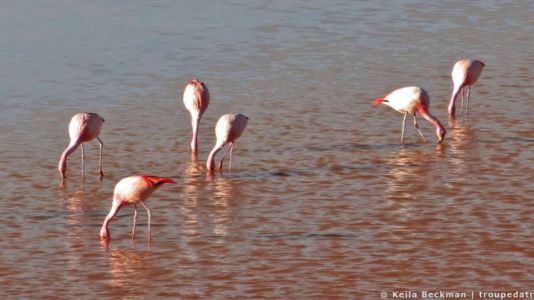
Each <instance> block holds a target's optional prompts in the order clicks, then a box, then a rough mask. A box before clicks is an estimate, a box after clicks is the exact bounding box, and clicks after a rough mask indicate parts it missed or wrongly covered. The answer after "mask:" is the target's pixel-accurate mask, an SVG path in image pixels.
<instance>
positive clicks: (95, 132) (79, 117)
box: [58, 112, 104, 178]
mask: <svg viewBox="0 0 534 300" xmlns="http://www.w3.org/2000/svg"><path fill="white" fill-rule="evenodd" d="M103 124H104V119H103V118H102V117H100V116H99V115H98V114H95V113H86V112H81V113H77V114H75V115H74V116H73V117H72V119H71V120H70V123H69V137H70V143H69V145H68V146H67V148H66V149H65V151H63V154H61V158H60V160H59V165H58V170H59V173H61V177H63V178H66V176H65V172H66V171H67V158H68V157H69V155H71V154H72V153H73V152H74V151H76V149H78V146H80V145H81V148H82V176H83V175H84V162H85V153H84V150H83V142H88V141H91V140H93V139H94V138H97V139H98V141H99V142H100V160H99V164H98V167H99V171H100V177H101V178H102V177H103V176H104V173H103V172H102V148H103V147H104V143H102V140H101V139H100V138H99V137H98V136H99V135H100V130H101V129H102V125H103Z"/></svg>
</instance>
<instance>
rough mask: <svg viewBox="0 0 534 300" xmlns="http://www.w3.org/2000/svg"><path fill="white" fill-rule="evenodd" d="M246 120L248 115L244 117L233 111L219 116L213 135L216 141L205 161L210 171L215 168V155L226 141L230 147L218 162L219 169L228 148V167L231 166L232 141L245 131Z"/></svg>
mask: <svg viewBox="0 0 534 300" xmlns="http://www.w3.org/2000/svg"><path fill="white" fill-rule="evenodd" d="M247 121H248V117H245V116H244V115H242V114H233V113H228V114H225V115H223V116H222V117H220V118H219V121H217V125H216V126H215V136H216V137H217V141H216V143H215V146H214V147H213V149H212V150H211V152H210V154H209V156H208V159H207V161H206V167H207V168H208V171H209V172H210V173H211V172H213V170H214V169H215V155H216V154H217V152H219V151H220V150H221V149H222V148H223V147H224V146H225V145H226V144H228V143H229V144H230V147H229V148H227V149H226V152H225V153H224V155H223V157H222V159H221V161H220V162H219V170H221V169H222V164H223V161H224V158H225V157H226V155H227V154H228V150H230V163H229V167H228V168H229V169H230V168H231V166H232V153H233V152H234V143H235V141H236V140H237V139H238V138H239V137H240V136H241V134H243V131H245V127H247Z"/></svg>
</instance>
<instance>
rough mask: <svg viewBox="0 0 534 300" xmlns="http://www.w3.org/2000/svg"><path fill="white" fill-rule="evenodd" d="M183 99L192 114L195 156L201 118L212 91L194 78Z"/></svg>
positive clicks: (188, 85)
mask: <svg viewBox="0 0 534 300" xmlns="http://www.w3.org/2000/svg"><path fill="white" fill-rule="evenodd" d="M183 101H184V105H185V108H186V109H187V110H188V111H189V113H190V114H191V126H192V127H193V138H192V139H191V152H192V153H193V155H194V157H195V156H196V155H195V154H196V153H197V150H198V142H197V140H198V130H199V126H200V119H202V115H203V114H204V112H205V111H206V109H207V108H208V105H209V103H210V92H209V91H208V87H207V86H206V85H205V84H204V83H203V82H201V81H199V80H198V79H196V78H193V79H192V80H191V81H189V83H188V84H187V86H186V87H185V90H184V96H183Z"/></svg>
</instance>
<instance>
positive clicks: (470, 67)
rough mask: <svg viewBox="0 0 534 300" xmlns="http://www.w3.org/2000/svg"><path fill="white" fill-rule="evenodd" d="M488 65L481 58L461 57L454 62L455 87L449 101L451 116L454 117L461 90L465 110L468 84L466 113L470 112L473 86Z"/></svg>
mask: <svg viewBox="0 0 534 300" xmlns="http://www.w3.org/2000/svg"><path fill="white" fill-rule="evenodd" d="M485 66H486V65H485V64H484V63H483V62H481V61H480V60H472V59H461V60H459V61H457V62H456V63H455V64H454V67H453V68H452V73H451V77H452V82H453V85H454V87H453V89H452V96H451V100H450V102H449V116H451V117H454V113H455V111H456V109H455V107H454V104H455V102H456V98H457V97H458V94H459V93H460V91H461V92H462V106H461V107H460V108H461V110H462V111H463V108H464V87H466V86H467V107H466V110H465V113H466V114H468V113H469V94H470V93H471V86H472V85H473V84H475V82H477V80H478V77H480V74H481V73H482V70H483V69H484V67H485Z"/></svg>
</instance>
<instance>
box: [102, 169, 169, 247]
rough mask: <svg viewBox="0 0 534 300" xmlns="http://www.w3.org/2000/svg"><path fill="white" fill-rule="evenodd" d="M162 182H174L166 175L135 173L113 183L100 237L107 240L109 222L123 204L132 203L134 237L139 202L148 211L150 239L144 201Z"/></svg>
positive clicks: (133, 234) (149, 237)
mask: <svg viewBox="0 0 534 300" xmlns="http://www.w3.org/2000/svg"><path fill="white" fill-rule="evenodd" d="M164 183H176V182H175V181H174V180H172V179H170V178H168V177H158V176H148V175H135V176H130V177H126V178H123V179H121V180H120V181H119V182H118V183H117V185H115V191H114V193H113V203H112V206H111V210H110V211H109V213H108V215H107V216H106V219H105V220H104V224H102V228H101V229H100V238H102V239H104V240H108V239H109V238H110V233H109V230H108V226H109V223H110V222H111V220H112V219H113V217H115V215H116V214H117V213H118V212H119V209H120V208H121V207H123V206H124V205H128V204H133V205H134V222H133V228H132V240H133V239H134V238H135V223H136V221H137V203H141V205H143V207H144V208H145V209H146V211H147V213H148V240H150V239H151V232H150V209H149V208H148V207H147V206H146V205H145V203H144V202H143V201H145V200H146V199H147V198H148V196H150V194H152V192H154V191H155V190H156V189H157V188H158V187H160V186H161V185H162V184H164Z"/></svg>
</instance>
